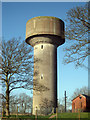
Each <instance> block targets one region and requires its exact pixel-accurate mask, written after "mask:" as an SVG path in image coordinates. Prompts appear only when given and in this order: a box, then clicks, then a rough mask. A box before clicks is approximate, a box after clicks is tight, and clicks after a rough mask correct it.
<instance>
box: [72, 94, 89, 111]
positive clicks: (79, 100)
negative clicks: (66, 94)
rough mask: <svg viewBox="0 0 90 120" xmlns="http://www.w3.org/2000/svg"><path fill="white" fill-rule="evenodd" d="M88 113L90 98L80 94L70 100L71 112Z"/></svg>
mask: <svg viewBox="0 0 90 120" xmlns="http://www.w3.org/2000/svg"><path fill="white" fill-rule="evenodd" d="M78 110H80V111H81V112H90V96H88V95H85V94H80V95H78V96H77V97H75V98H74V99H73V100H72V112H78Z"/></svg>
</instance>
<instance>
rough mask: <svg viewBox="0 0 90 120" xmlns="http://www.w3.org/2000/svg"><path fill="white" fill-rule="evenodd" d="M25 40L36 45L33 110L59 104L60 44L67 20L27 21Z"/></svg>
mask: <svg viewBox="0 0 90 120" xmlns="http://www.w3.org/2000/svg"><path fill="white" fill-rule="evenodd" d="M26 42H27V43H28V44H30V45H31V46H33V47H34V77H33V114H35V111H36V109H37V110H38V111H39V113H41V114H42V113H43V111H44V113H45V114H46V113H47V114H49V113H50V112H51V111H52V108H56V107H57V47H58V46H59V45H62V44H63V43H64V42H65V36H64V22H63V21H62V20H61V19H59V18H56V17H51V16H39V17H34V18H32V19H30V20H29V21H27V23H26Z"/></svg>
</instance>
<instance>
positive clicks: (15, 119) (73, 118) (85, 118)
mask: <svg viewBox="0 0 90 120" xmlns="http://www.w3.org/2000/svg"><path fill="white" fill-rule="evenodd" d="M50 116H51V115H49V116H38V117H37V119H35V116H31V115H11V116H9V119H3V120H11V119H12V120H33V119H34V120H42V119H44V120H46V119H49V117H50ZM89 117H90V113H80V115H79V114H78V113H58V118H57V120H90V118H89ZM50 120H56V117H54V118H51V119H50Z"/></svg>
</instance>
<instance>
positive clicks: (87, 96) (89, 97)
mask: <svg viewBox="0 0 90 120" xmlns="http://www.w3.org/2000/svg"><path fill="white" fill-rule="evenodd" d="M79 96H84V97H86V98H88V99H90V96H89V95H85V94H80V95H78V96H76V97H75V98H73V99H72V101H73V100H74V99H76V98H77V97H79Z"/></svg>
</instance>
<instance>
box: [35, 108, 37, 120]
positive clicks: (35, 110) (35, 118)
mask: <svg viewBox="0 0 90 120" xmlns="http://www.w3.org/2000/svg"><path fill="white" fill-rule="evenodd" d="M35 111H36V114H35V120H37V107H36V109H35Z"/></svg>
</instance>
